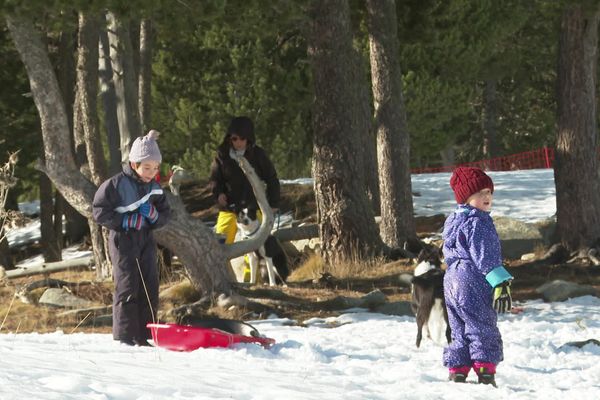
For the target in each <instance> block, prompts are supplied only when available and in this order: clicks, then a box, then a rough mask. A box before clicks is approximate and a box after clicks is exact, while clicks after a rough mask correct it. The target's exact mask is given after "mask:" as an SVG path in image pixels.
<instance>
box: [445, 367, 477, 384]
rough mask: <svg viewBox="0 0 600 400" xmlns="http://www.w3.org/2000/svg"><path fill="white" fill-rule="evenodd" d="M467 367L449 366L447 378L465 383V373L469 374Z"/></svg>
mask: <svg viewBox="0 0 600 400" xmlns="http://www.w3.org/2000/svg"><path fill="white" fill-rule="evenodd" d="M470 369H471V368H469V367H455V368H449V369H448V372H449V373H450V374H449V375H448V380H449V381H452V382H456V383H465V382H466V381H467V375H469V370H470Z"/></svg>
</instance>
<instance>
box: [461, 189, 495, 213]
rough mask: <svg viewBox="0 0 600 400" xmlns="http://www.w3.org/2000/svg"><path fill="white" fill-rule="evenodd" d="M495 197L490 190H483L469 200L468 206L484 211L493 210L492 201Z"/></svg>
mask: <svg viewBox="0 0 600 400" xmlns="http://www.w3.org/2000/svg"><path fill="white" fill-rule="evenodd" d="M493 197H494V195H493V194H492V191H491V190H490V189H483V190H480V191H479V192H477V193H474V194H472V195H471V197H469V198H468V199H467V204H468V205H470V206H471V207H475V208H478V209H480V210H482V211H487V212H489V211H491V210H492V199H493Z"/></svg>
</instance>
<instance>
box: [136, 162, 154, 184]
mask: <svg viewBox="0 0 600 400" xmlns="http://www.w3.org/2000/svg"><path fill="white" fill-rule="evenodd" d="M159 165H160V163H159V162H158V161H143V162H141V163H139V164H137V163H131V168H133V170H134V171H135V172H137V174H138V175H139V176H140V178H141V179H142V181H144V182H146V183H148V182H150V181H151V180H152V179H154V177H155V176H156V174H158V166H159Z"/></svg>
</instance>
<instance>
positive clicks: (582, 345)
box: [560, 339, 600, 349]
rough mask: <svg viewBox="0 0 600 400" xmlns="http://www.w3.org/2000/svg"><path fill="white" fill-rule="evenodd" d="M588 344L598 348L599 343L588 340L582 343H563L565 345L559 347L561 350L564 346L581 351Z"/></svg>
mask: <svg viewBox="0 0 600 400" xmlns="http://www.w3.org/2000/svg"><path fill="white" fill-rule="evenodd" d="M588 344H593V345H596V346H600V341H598V340H596V339H588V340H583V341H580V342H569V343H565V344H563V345H562V346H560V347H561V348H562V347H565V346H572V347H577V348H580V349H581V348H582V347H584V346H586V345H588Z"/></svg>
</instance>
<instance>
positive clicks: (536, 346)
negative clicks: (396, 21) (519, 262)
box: [0, 170, 600, 400]
mask: <svg viewBox="0 0 600 400" xmlns="http://www.w3.org/2000/svg"><path fill="white" fill-rule="evenodd" d="M490 175H491V176H492V178H493V179H494V183H495V186H496V193H495V204H494V211H493V215H505V216H511V217H514V218H519V219H522V220H525V221H535V220H540V219H544V218H547V217H550V216H552V215H553V214H554V212H555V204H554V183H553V178H552V171H551V170H536V171H520V172H497V173H490ZM449 178H450V174H431V175H418V176H414V177H413V191H414V192H418V193H420V196H418V197H416V198H415V209H416V212H417V214H420V215H430V214H437V213H444V214H447V213H448V212H450V211H452V210H453V209H454V206H455V204H454V200H453V198H452V192H451V191H450V188H449V186H448V181H449ZM520 305H521V306H523V307H524V308H525V312H523V313H522V314H518V315H514V314H510V315H501V316H500V317H499V327H500V331H501V332H502V335H503V339H504V352H505V361H504V362H503V363H501V364H500V365H499V367H498V375H497V383H498V388H497V389H496V388H493V387H489V386H483V385H472V384H455V383H450V382H447V381H446V378H447V371H446V369H445V368H444V367H443V366H442V364H441V355H442V348H441V347H438V346H435V345H434V344H433V343H432V342H431V341H424V342H423V344H422V346H421V348H420V349H417V348H416V347H415V344H414V343H415V336H416V324H415V319H414V318H412V317H392V316H385V315H381V314H373V313H367V312H364V310H362V311H361V310H349V311H348V312H347V313H345V314H343V315H341V316H340V317H338V318H332V319H327V320H319V319H312V320H309V321H304V322H305V323H306V325H307V327H299V326H290V324H289V323H290V321H288V320H282V319H278V318H277V317H276V316H274V317H273V318H271V319H267V320H263V321H254V322H251V323H252V324H253V325H254V326H255V327H256V328H258V330H259V331H260V332H261V333H262V334H264V335H266V336H269V337H272V338H274V339H275V340H276V341H277V343H276V345H275V346H274V347H272V348H271V349H263V348H261V347H259V346H257V345H252V344H246V345H236V347H234V348H232V349H199V350H196V351H194V352H191V353H177V352H170V351H167V350H164V349H161V348H147V347H128V346H124V345H120V344H118V343H115V342H114V341H113V340H112V338H111V336H110V335H107V334H82V333H77V331H76V332H75V333H71V332H55V333H50V334H19V333H14V332H3V333H1V334H0V399H2V400H5V399H6V400H10V399H93V400H101V399H102V400H104V399H115V400H116V399H119V400H120V399H123V400H129V399H145V400H150V399H269V400H270V399H321V398H323V399H361V400H362V399H377V400H379V399H381V400H383V399H424V400H425V399H426V400H431V399H460V400H464V399H482V400H483V399H485V400H490V399H535V400H537V399H544V400H552V399H560V400H566V399H582V400H583V399H585V400H587V399H598V398H600V362H599V361H600V346H595V345H592V344H590V345H587V346H585V347H583V348H581V349H579V348H576V347H570V346H567V347H565V346H564V344H565V343H567V342H572V341H582V340H587V339H591V338H596V339H600V299H598V298H596V297H591V296H586V297H580V298H576V299H572V300H570V301H567V302H563V303H543V302H541V301H529V302H526V303H523V304H520ZM0 318H4V316H0ZM8 318H18V315H9V316H8ZM298 322H302V321H298ZM332 326H334V327H333V328H332ZM469 380H470V381H471V382H474V381H475V380H476V379H475V378H474V376H473V374H472V376H470V377H469Z"/></svg>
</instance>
